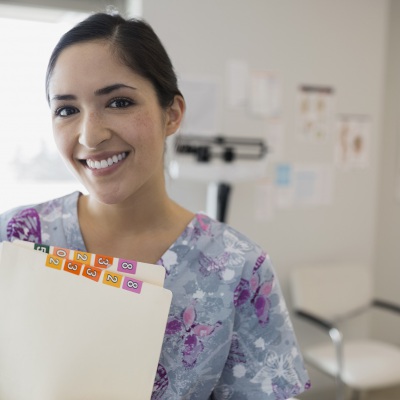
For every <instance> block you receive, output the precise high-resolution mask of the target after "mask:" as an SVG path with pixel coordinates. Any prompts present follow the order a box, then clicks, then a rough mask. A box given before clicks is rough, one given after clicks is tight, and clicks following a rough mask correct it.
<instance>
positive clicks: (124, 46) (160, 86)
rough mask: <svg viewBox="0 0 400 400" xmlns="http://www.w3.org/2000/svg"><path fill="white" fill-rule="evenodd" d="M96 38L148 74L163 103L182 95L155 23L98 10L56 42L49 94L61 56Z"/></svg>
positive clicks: (51, 59) (135, 68) (50, 62)
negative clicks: (98, 11)
mask: <svg viewBox="0 0 400 400" xmlns="http://www.w3.org/2000/svg"><path fill="white" fill-rule="evenodd" d="M92 40H106V41H109V42H110V45H111V48H112V49H113V50H114V51H115V53H116V55H117V57H118V58H119V59H120V60H121V62H122V63H123V64H125V65H126V66H128V67H129V68H131V69H132V71H134V72H135V73H138V74H139V75H141V76H142V77H144V78H147V79H148V80H149V81H150V82H151V83H152V84H153V86H154V89H155V91H156V93H157V97H158V101H159V103H160V106H161V107H163V108H166V107H168V106H169V105H171V104H172V102H173V100H174V97H175V95H181V96H182V94H181V92H180V90H179V88H178V84H177V78H176V74H175V72H174V69H173V66H172V63H171V60H170V58H169V56H168V54H167V52H166V50H165V48H164V46H163V45H162V43H161V41H160V39H159V38H158V36H157V35H156V33H155V32H154V30H153V29H152V28H151V26H150V25H149V24H148V23H147V22H145V21H143V20H140V19H135V18H132V19H125V18H123V17H122V16H121V15H119V14H107V13H101V12H100V13H95V14H93V15H91V16H89V17H88V18H86V19H84V20H83V21H81V22H79V23H78V24H77V25H75V26H74V27H73V28H72V29H70V30H69V31H68V32H66V33H65V34H64V35H63V36H62V37H61V38H60V40H59V42H58V43H57V45H56V46H55V48H54V50H53V52H52V54H51V56H50V60H49V64H48V66H47V73H46V96H47V100H48V101H49V81H50V79H51V75H52V72H53V70H54V67H55V65H56V62H57V59H58V57H59V56H60V54H61V53H62V51H63V50H65V49H66V48H67V47H69V46H72V45H74V44H77V43H82V42H89V41H92Z"/></svg>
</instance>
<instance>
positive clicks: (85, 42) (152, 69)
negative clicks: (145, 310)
mask: <svg viewBox="0 0 400 400" xmlns="http://www.w3.org/2000/svg"><path fill="white" fill-rule="evenodd" d="M46 83H47V85H46V89H47V98H48V102H49V105H50V110H51V120H52V130H53V135H54V138H55V142H56V145H57V148H58V150H59V151H60V153H61V155H62V157H63V158H64V161H65V162H66V164H67V165H68V166H69V167H70V168H71V170H72V171H73V172H74V174H75V175H76V176H77V178H78V179H79V180H80V181H81V183H82V184H83V185H84V186H85V188H86V190H87V192H88V193H87V194H86V195H84V194H82V193H79V192H74V193H71V194H68V195H66V196H63V197H61V198H56V199H54V200H51V201H47V202H45V203H41V204H36V205H35V206H30V207H27V206H18V207H16V208H14V209H12V210H9V211H8V212H5V213H3V214H1V215H0V242H1V241H3V240H10V241H12V240H15V239H22V240H30V241H36V242H40V243H41V244H45V245H51V246H57V247H62V248H69V249H76V250H79V251H82V252H90V253H95V254H107V255H109V256H111V257H118V258H124V259H127V260H137V261H141V262H145V263H150V264H159V265H162V266H163V267H164V269H165V273H166V279H165V287H166V288H167V289H169V290H171V292H172V294H173V299H172V304H171V308H170V312H169V317H168V322H167V324H166V329H165V335H164V341H163V346H162V350H161V354H160V359H159V365H158V368H157V374H156V376H155V381H154V388H153V394H152V399H153V400H183V399H187V400H189V399H190V400H196V399H197V400H206V399H207V400H211V399H212V400H223V399H241V400H245V399H249V400H250V399H251V400H255V399H263V400H264V399H265V400H284V399H287V398H289V397H291V396H292V395H296V394H298V393H301V392H303V391H304V390H306V389H307V388H308V387H309V385H310V383H309V380H308V375H307V371H306V370H305V368H304V364H303V359H302V356H301V354H300V351H299V347H298V344H297V341H296V337H295V334H294V332H293V328H292V324H291V321H290V318H289V314H288V311H287V308H286V305H285V301H284V298H283V296H282V292H281V289H280V285H279V282H278V280H277V277H276V274H275V272H274V268H273V266H272V263H271V260H270V258H269V256H268V255H267V253H266V252H265V251H264V250H263V249H261V248H260V246H258V245H257V244H256V243H254V242H253V241H252V240H250V239H249V238H247V237H246V236H244V235H243V234H241V233H240V232H238V231H236V230H235V229H233V228H232V227H230V226H228V225H225V224H223V223H221V222H219V221H216V220H213V219H212V218H210V217H209V216H207V215H205V214H203V213H194V212H192V211H189V210H186V209H185V208H183V207H182V206H180V205H179V204H177V203H175V202H174V201H173V200H172V199H171V198H170V197H169V195H168V193H167V191H166V187H165V178H164V162H163V161H164V153H165V141H166V137H168V136H170V135H173V134H175V133H176V132H177V131H178V130H179V127H180V124H181V122H182V119H183V116H184V112H185V101H184V98H183V96H182V94H181V92H180V90H179V88H178V85H177V77H176V75H175V72H174V69H173V67H172V64H171V61H170V59H169V56H168V55H167V53H166V51H165V49H164V47H163V45H162V43H161V41H160V40H159V38H158V36H157V35H156V33H155V32H154V31H153V29H152V28H151V27H150V26H149V25H148V24H147V23H146V22H145V21H143V20H138V19H129V20H126V19H124V18H123V17H122V16H120V15H116V14H115V13H113V14H112V15H111V14H106V13H95V14H93V15H91V16H90V17H88V18H87V19H85V20H84V21H82V22H81V23H79V24H78V25H76V26H75V27H74V28H72V29H71V30H70V31H68V32H67V33H66V34H65V35H63V36H62V37H61V39H60V41H59V42H58V44H57V45H56V47H55V49H54V51H53V53H52V55H51V57H50V62H49V65H48V69H47V79H46ZM127 317H128V318H129V317H130V318H132V323H133V324H134V323H135V320H134V316H127ZM148 318H152V316H151V315H149V317H148ZM78 329H79V327H77V330H78ZM89 373H90V371H88V374H89ZM133 397H134V395H133Z"/></svg>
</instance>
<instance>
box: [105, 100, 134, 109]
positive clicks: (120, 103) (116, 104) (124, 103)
mask: <svg viewBox="0 0 400 400" xmlns="http://www.w3.org/2000/svg"><path fill="white" fill-rule="evenodd" d="M131 105H133V101H132V100H130V99H126V98H118V99H114V100H112V101H111V102H110V103H109V107H110V108H127V107H130V106H131Z"/></svg>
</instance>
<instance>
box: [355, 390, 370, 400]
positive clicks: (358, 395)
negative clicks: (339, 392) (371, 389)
mask: <svg viewBox="0 0 400 400" xmlns="http://www.w3.org/2000/svg"><path fill="white" fill-rule="evenodd" d="M352 400H367V393H366V392H362V391H360V390H353V396H352Z"/></svg>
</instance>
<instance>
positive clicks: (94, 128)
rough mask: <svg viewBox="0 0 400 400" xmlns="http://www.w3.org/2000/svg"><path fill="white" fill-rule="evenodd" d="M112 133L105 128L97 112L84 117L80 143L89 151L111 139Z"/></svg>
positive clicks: (81, 125)
mask: <svg viewBox="0 0 400 400" xmlns="http://www.w3.org/2000/svg"><path fill="white" fill-rule="evenodd" d="M111 136H112V134H111V131H110V130H109V129H108V128H106V127H105V126H104V123H103V120H102V118H101V116H99V115H98V114H97V113H95V112H90V113H89V112H88V113H86V114H83V115H82V120H81V124H80V131H79V143H80V144H81V145H83V146H85V147H87V148H88V149H95V148H97V147H98V146H99V145H100V144H101V143H103V142H105V141H106V140H108V139H110V138H111Z"/></svg>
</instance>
